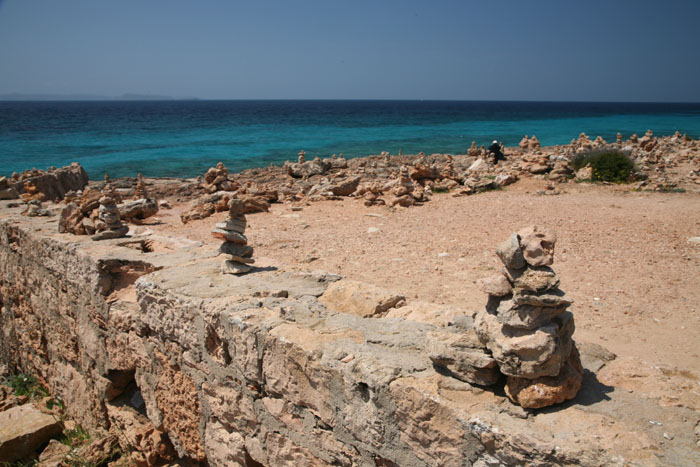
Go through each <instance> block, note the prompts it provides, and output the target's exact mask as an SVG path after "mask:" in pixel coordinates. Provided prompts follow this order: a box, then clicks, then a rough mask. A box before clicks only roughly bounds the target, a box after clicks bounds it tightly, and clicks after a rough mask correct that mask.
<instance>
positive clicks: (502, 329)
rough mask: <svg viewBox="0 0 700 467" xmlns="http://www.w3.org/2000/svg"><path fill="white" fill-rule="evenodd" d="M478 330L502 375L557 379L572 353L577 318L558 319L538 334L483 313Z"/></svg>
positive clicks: (567, 315) (563, 316) (565, 315)
mask: <svg viewBox="0 0 700 467" xmlns="http://www.w3.org/2000/svg"><path fill="white" fill-rule="evenodd" d="M474 329H475V330H476V333H477V335H478V336H479V339H480V340H481V342H482V343H484V344H485V345H486V347H487V348H488V349H489V350H490V351H491V353H492V354H493V357H494V358H495V359H496V361H497V362H498V364H499V367H500V370H501V373H503V374H506V375H509V376H520V377H523V378H537V377H539V376H556V375H558V374H559V371H560V370H561V367H562V365H563V364H564V361H565V360H566V358H567V357H568V356H569V354H570V352H571V346H572V342H573V341H572V340H571V336H572V334H573V333H574V320H573V315H572V314H571V313H569V312H564V313H561V314H559V315H557V316H555V317H554V318H553V319H552V320H551V322H550V323H549V324H546V325H544V326H540V327H539V328H536V329H534V330H529V329H521V328H514V327H512V326H508V325H505V324H503V323H501V322H500V321H499V320H498V318H497V317H496V316H495V315H492V314H490V313H487V312H485V311H482V312H479V313H478V314H477V316H476V319H475V320H474Z"/></svg>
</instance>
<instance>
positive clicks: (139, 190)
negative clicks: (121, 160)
mask: <svg viewBox="0 0 700 467" xmlns="http://www.w3.org/2000/svg"><path fill="white" fill-rule="evenodd" d="M144 198H148V191H147V190H146V183H145V182H144V181H143V175H141V173H140V172H139V175H138V178H137V179H136V187H135V188H134V199H144Z"/></svg>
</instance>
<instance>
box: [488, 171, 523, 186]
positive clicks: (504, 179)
mask: <svg viewBox="0 0 700 467" xmlns="http://www.w3.org/2000/svg"><path fill="white" fill-rule="evenodd" d="M517 181H518V176H517V175H515V174H511V173H501V174H498V175H496V178H495V179H494V180H493V183H495V184H496V185H498V186H507V185H510V184H512V183H515V182H517Z"/></svg>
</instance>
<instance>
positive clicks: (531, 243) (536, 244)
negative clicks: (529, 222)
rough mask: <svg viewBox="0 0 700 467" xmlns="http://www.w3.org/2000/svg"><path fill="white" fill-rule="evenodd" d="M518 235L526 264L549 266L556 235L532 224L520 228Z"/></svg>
mask: <svg viewBox="0 0 700 467" xmlns="http://www.w3.org/2000/svg"><path fill="white" fill-rule="evenodd" d="M518 237H519V238H520V246H521V248H522V253H523V257H524V258H525V261H526V262H527V264H529V265H530V266H549V265H550V264H552V263H553V262H554V245H555V244H556V242H557V236H556V235H554V234H553V233H551V232H549V231H548V230H546V229H544V228H542V227H539V226H536V225H534V226H531V227H526V228H524V229H522V230H520V231H519V232H518ZM499 256H500V255H499ZM506 266H508V264H506ZM516 269H517V268H516Z"/></svg>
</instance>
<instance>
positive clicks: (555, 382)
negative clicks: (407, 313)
mask: <svg viewBox="0 0 700 467" xmlns="http://www.w3.org/2000/svg"><path fill="white" fill-rule="evenodd" d="M556 240H557V239H556V236H555V235H554V234H552V233H550V232H548V231H547V230H545V229H543V228H541V227H538V226H532V227H527V228H525V229H522V230H520V231H519V232H517V233H515V234H513V235H511V236H510V237H509V238H508V239H507V240H506V241H505V242H503V243H502V244H501V245H499V247H498V249H497V251H496V253H497V255H498V257H499V258H500V259H501V261H502V262H503V264H504V266H505V267H504V268H503V271H502V274H499V275H497V276H494V277H489V278H486V279H482V280H480V281H478V285H479V287H480V288H481V290H483V291H484V292H486V293H487V294H488V295H489V299H488V302H487V304H486V309H485V310H482V311H480V312H478V313H477V314H476V316H475V319H474V329H475V331H476V334H477V336H478V337H479V340H480V341H481V342H482V343H483V344H484V345H485V346H486V348H487V349H488V350H489V351H490V353H491V356H492V357H493V358H494V359H495V360H496V362H497V365H498V368H499V370H500V372H501V373H503V374H504V375H506V376H507V377H508V378H507V383H506V387H505V390H506V395H507V396H508V397H509V398H510V399H511V400H512V401H513V402H515V403H516V404H519V405H521V406H523V407H525V408H541V407H546V406H549V405H554V404H558V403H560V402H563V401H565V400H567V399H572V398H574V397H575V396H576V394H577V393H578V390H579V389H580V388H581V383H582V381H583V369H582V367H581V362H580V359H579V355H578V351H577V350H576V345H575V343H574V341H573V339H572V335H573V333H574V317H573V314H572V313H571V312H569V311H567V309H568V307H569V305H571V303H572V301H571V300H569V299H567V298H565V294H564V292H563V291H562V290H561V289H559V279H558V278H557V276H556V273H555V272H554V271H553V270H552V269H551V268H550V267H549V266H550V265H551V264H552V263H553V262H554V246H555V244H556Z"/></svg>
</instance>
